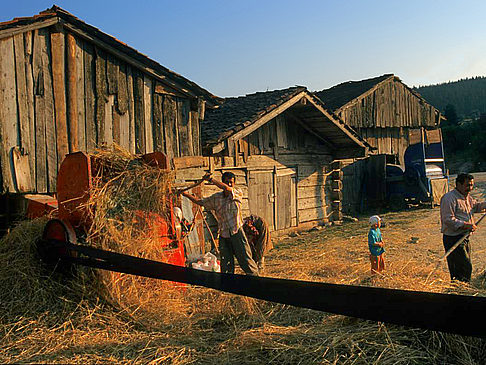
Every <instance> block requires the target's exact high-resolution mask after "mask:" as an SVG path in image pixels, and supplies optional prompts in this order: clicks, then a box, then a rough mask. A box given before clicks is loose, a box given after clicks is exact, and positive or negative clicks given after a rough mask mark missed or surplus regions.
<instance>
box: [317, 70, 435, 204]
mask: <svg viewBox="0 0 486 365" xmlns="http://www.w3.org/2000/svg"><path fill="white" fill-rule="evenodd" d="M315 95H317V97H318V98H319V99H320V100H321V101H322V103H323V105H324V106H325V107H326V108H327V109H328V110H329V111H331V112H333V113H334V114H336V115H337V116H338V117H339V118H340V119H341V120H342V121H343V122H344V123H345V124H346V125H347V126H349V127H351V128H353V129H354V130H355V131H356V132H357V133H358V134H359V135H360V136H361V137H362V138H363V139H365V140H366V141H367V142H368V143H369V144H370V145H371V146H372V150H373V153H374V154H377V155H378V154H379V155H386V159H387V161H389V162H390V163H392V164H397V165H400V166H401V167H402V168H404V154H405V151H406V149H407V148H408V147H409V146H410V144H412V143H415V142H414V141H416V140H417V135H422V136H424V135H427V132H428V131H429V134H430V135H432V134H433V135H434V138H440V139H441V136H440V128H439V126H440V121H441V120H442V119H443V116H442V115H441V113H440V111H439V110H437V109H436V108H435V107H433V106H432V105H430V104H429V103H427V102H426V101H425V99H424V98H423V97H422V96H421V95H420V94H418V93H417V92H416V91H414V90H412V89H411V88H410V87H408V86H407V85H405V84H404V83H403V82H402V81H401V80H400V79H399V78H398V77H397V76H395V75H393V74H386V75H382V76H378V77H374V78H370V79H366V80H361V81H348V82H344V83H341V84H339V85H336V86H333V87H331V88H329V89H325V90H322V91H317V92H315ZM436 135H438V137H435V136H436ZM364 162H365V161H358V162H355V161H354V160H345V161H343V173H344V177H343V209H344V211H345V212H349V213H354V212H356V211H359V210H361V209H362V207H361V205H362V204H363V202H364V201H365V200H366V197H365V196H363V184H365V180H366V179H367V178H366V177H365V174H366V170H367V169H369V168H372V167H373V166H372V165H374V164H366V163H364ZM367 165H368V166H367ZM375 167H376V166H375ZM380 171H381V170H380ZM383 171H384V169H383ZM367 175H368V176H370V175H376V172H375V171H372V172H369V173H368V174H367ZM378 180H379V181H378ZM384 183H385V182H384V176H383V178H382V179H375V181H374V182H373V183H368V184H367V185H368V193H369V195H370V196H369V197H368V198H371V196H372V197H373V200H377V201H380V200H382V199H384V196H383V191H384V188H383V184H384Z"/></svg>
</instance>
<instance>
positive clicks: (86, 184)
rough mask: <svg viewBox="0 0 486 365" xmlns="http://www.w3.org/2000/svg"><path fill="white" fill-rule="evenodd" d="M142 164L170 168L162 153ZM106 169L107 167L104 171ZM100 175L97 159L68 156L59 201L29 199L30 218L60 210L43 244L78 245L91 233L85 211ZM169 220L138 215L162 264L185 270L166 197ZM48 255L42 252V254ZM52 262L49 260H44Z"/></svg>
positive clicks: (59, 183)
mask: <svg viewBox="0 0 486 365" xmlns="http://www.w3.org/2000/svg"><path fill="white" fill-rule="evenodd" d="M140 160H141V161H142V162H143V163H146V164H148V165H150V166H152V167H155V168H160V169H168V168H169V166H170V165H169V160H168V158H167V156H166V155H165V154H163V153H162V152H153V153H149V154H145V155H142V156H141V157H140ZM105 169H106V167H105ZM99 172H100V163H99V160H98V158H97V157H96V155H91V154H86V153H84V152H76V153H71V154H68V155H67V156H66V157H65V158H64V160H63V162H62V163H61V166H60V168H59V172H58V176H57V199H55V198H51V197H46V196H38V195H27V196H26V199H27V200H28V205H27V216H28V217H29V218H36V217H39V216H42V215H44V214H46V213H48V212H50V211H54V213H56V212H55V210H56V209H57V218H55V219H51V220H50V221H48V223H47V224H46V227H45V229H44V233H43V237H42V242H49V241H56V242H58V243H59V242H61V243H62V242H65V243H71V244H76V243H78V241H82V240H83V237H85V236H86V232H88V230H89V228H90V225H91V223H92V222H91V221H90V215H89V214H88V212H87V211H86V209H87V208H86V207H87V205H86V203H87V201H88V200H89V198H90V195H89V194H90V190H91V189H90V188H91V187H92V185H93V177H95V176H97V174H98V173H99ZM167 200H168V206H169V213H170V214H169V215H168V217H169V218H164V217H162V216H161V215H159V214H156V213H154V212H139V211H137V212H136V215H137V217H138V218H139V219H141V220H142V221H144V223H146V225H147V226H148V227H149V228H150V229H149V231H150V232H151V234H154V235H155V236H156V239H157V240H158V242H160V249H161V257H160V260H161V261H164V262H166V263H169V264H173V265H178V266H185V253H184V244H183V240H182V236H181V229H180V225H179V224H177V223H176V218H175V215H174V209H173V201H172V198H171V197H167ZM42 252H44V253H45V252H46V251H45V250H42V248H40V253H41V256H42ZM43 259H44V260H45V261H49V258H48V257H43Z"/></svg>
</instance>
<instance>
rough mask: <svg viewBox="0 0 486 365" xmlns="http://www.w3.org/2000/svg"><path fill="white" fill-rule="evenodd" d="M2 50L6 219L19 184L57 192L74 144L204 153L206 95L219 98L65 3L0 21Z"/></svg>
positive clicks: (0, 155) (0, 128)
mask: <svg viewBox="0 0 486 365" xmlns="http://www.w3.org/2000/svg"><path fill="white" fill-rule="evenodd" d="M0 55H1V56H0V132H1V133H0V162H1V169H0V179H1V184H0V193H1V194H0V199H1V200H2V202H1V204H0V207H1V208H0V209H1V211H0V215H1V219H2V221H1V222H0V223H3V225H5V224H6V223H8V221H10V220H12V219H13V218H15V214H14V213H15V212H16V211H17V210H18V209H16V208H18V207H17V205H16V202H17V199H15V198H16V197H17V196H18V193H21V194H25V193H40V194H42V193H54V192H55V190H56V177H57V170H58V167H59V164H60V162H61V161H62V159H63V158H64V156H65V155H66V154H67V153H70V152H74V151H88V152H89V151H92V150H93V149H94V148H95V147H97V146H101V145H110V144H112V143H113V142H115V143H117V144H119V145H120V146H122V147H124V148H126V149H127V150H129V151H131V152H132V153H148V152H152V151H154V150H159V151H163V152H165V153H166V154H167V155H168V156H169V157H170V158H175V160H174V161H176V160H177V159H178V158H182V159H184V156H195V155H201V144H200V122H201V120H202V119H203V118H204V110H205V105H207V106H208V107H211V106H212V105H215V104H216V103H217V102H218V98H217V97H215V96H214V95H212V94H210V93H209V92H208V91H206V90H204V89H203V88H201V87H199V86H198V85H196V84H195V83H194V82H191V81H189V80H188V79H186V78H184V77H182V76H180V75H178V74H176V73H175V72H172V71H170V70H168V69H167V68H165V67H163V66H162V65H160V64H159V63H157V62H156V61H153V60H151V59H150V58H148V57H146V56H145V55H143V54H141V53H139V52H138V51H136V50H135V49H133V48H131V47H129V46H127V45H126V44H125V43H123V42H121V41H119V40H117V39H115V38H114V37H112V36H110V35H108V34H106V33H103V32H102V31H100V30H98V29H97V28H95V27H93V26H91V25H88V24H86V23H84V22H83V21H81V20H79V19H78V18H76V17H75V16H73V15H72V14H70V13H68V12H66V11H64V10H63V9H61V8H59V7H56V6H54V7H52V8H51V9H48V10H46V11H43V12H41V13H40V14H38V15H35V16H33V17H28V18H16V19H14V20H12V21H8V22H4V23H0ZM182 164H183V165H184V162H182Z"/></svg>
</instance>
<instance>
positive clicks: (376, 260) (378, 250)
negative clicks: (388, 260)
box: [368, 215, 385, 274]
mask: <svg viewBox="0 0 486 365" xmlns="http://www.w3.org/2000/svg"><path fill="white" fill-rule="evenodd" d="M370 225H371V228H370V231H369V233H368V248H369V249H370V261H371V274H376V273H381V272H382V271H383V270H384V269H385V254H384V252H385V249H384V248H383V246H384V245H385V244H384V242H383V238H382V237H381V231H380V227H381V218H380V217H379V216H377V215H374V216H371V217H370Z"/></svg>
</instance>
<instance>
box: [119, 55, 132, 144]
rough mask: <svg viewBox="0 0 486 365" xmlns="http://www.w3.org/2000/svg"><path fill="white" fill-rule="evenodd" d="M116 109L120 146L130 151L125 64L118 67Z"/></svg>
mask: <svg viewBox="0 0 486 365" xmlns="http://www.w3.org/2000/svg"><path fill="white" fill-rule="evenodd" d="M117 101H118V102H117V103H116V107H117V112H118V113H119V114H120V142H119V143H120V146H122V147H123V148H124V149H126V150H129V149H130V136H129V133H130V131H129V124H130V114H129V112H128V81H127V67H126V64H125V63H120V64H119V65H118V99H117Z"/></svg>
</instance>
